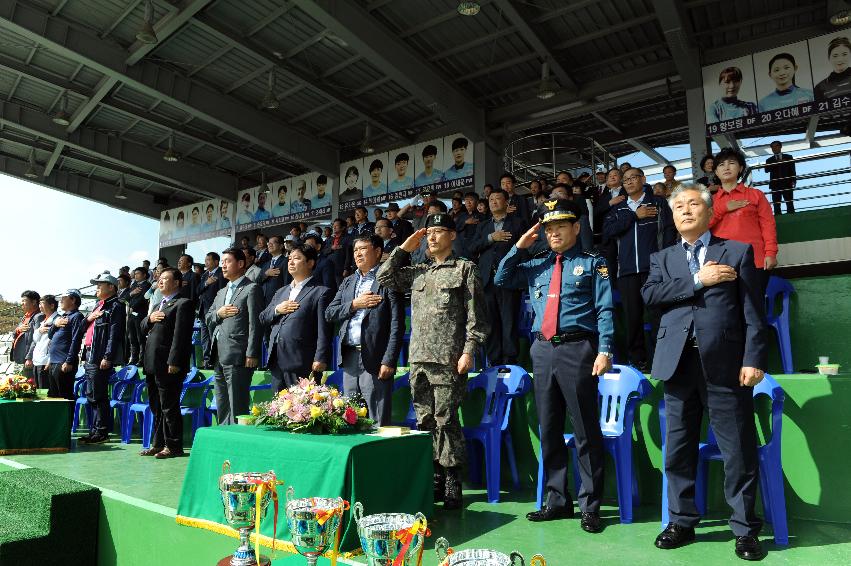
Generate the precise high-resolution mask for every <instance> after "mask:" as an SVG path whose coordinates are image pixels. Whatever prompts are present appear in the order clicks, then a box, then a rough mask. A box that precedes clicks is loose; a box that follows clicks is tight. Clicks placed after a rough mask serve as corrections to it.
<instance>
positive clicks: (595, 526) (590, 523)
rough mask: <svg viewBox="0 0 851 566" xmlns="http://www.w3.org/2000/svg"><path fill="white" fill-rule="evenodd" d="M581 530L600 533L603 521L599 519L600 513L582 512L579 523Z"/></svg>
mask: <svg viewBox="0 0 851 566" xmlns="http://www.w3.org/2000/svg"><path fill="white" fill-rule="evenodd" d="M579 526H581V527H582V530H583V531H585V532H586V533H602V532H603V523H602V521H600V514H599V513H593V512H586V513H582V521H581V522H580V523H579Z"/></svg>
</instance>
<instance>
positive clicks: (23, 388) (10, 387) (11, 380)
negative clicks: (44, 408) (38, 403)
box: [0, 375, 38, 399]
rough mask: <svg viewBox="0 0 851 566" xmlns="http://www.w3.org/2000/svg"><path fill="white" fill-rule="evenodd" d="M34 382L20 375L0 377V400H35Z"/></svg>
mask: <svg viewBox="0 0 851 566" xmlns="http://www.w3.org/2000/svg"><path fill="white" fill-rule="evenodd" d="M37 397H38V391H36V386H35V381H33V380H32V379H29V378H26V377H24V376H22V375H9V376H6V377H0V399H35V398H37Z"/></svg>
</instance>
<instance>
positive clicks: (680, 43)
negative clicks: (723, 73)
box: [653, 0, 703, 89]
mask: <svg viewBox="0 0 851 566" xmlns="http://www.w3.org/2000/svg"><path fill="white" fill-rule="evenodd" d="M653 8H654V10H655V11H656V18H657V19H658V20H659V25H660V26H661V27H662V34H663V35H664V36H665V41H666V42H667V43H668V51H670V52H671V58H673V60H674V64H675V65H676V66H677V72H678V73H679V74H680V78H681V79H682V81H683V86H684V87H685V88H687V89H689V88H700V87H702V86H703V78H702V77H701V72H700V55H699V53H698V51H697V47H695V45H694V42H693V41H692V39H691V38H692V37H693V36H694V30H692V29H691V26H690V25H689V24H688V20H687V19H686V17H685V12H684V9H683V6H682V2H678V1H675V0H653Z"/></svg>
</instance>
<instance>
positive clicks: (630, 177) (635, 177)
mask: <svg viewBox="0 0 851 566" xmlns="http://www.w3.org/2000/svg"><path fill="white" fill-rule="evenodd" d="M635 179H641V175H630V176H629V177H624V178H623V182H624V183H626V182H627V181H634V180H635Z"/></svg>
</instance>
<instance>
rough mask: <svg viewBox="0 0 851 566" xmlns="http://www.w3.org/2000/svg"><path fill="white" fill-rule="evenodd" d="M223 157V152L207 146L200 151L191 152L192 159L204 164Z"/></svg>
mask: <svg viewBox="0 0 851 566" xmlns="http://www.w3.org/2000/svg"><path fill="white" fill-rule="evenodd" d="M224 155H225V152H223V151H222V150H220V149H216V148H213V147H210V146H209V145H205V146H203V147H201V148H200V149H197V150H195V151H193V152H192V159H197V160H198V161H203V162H204V163H213V162H214V161H217V160H218V159H219V158H221V157H223V156H224Z"/></svg>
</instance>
